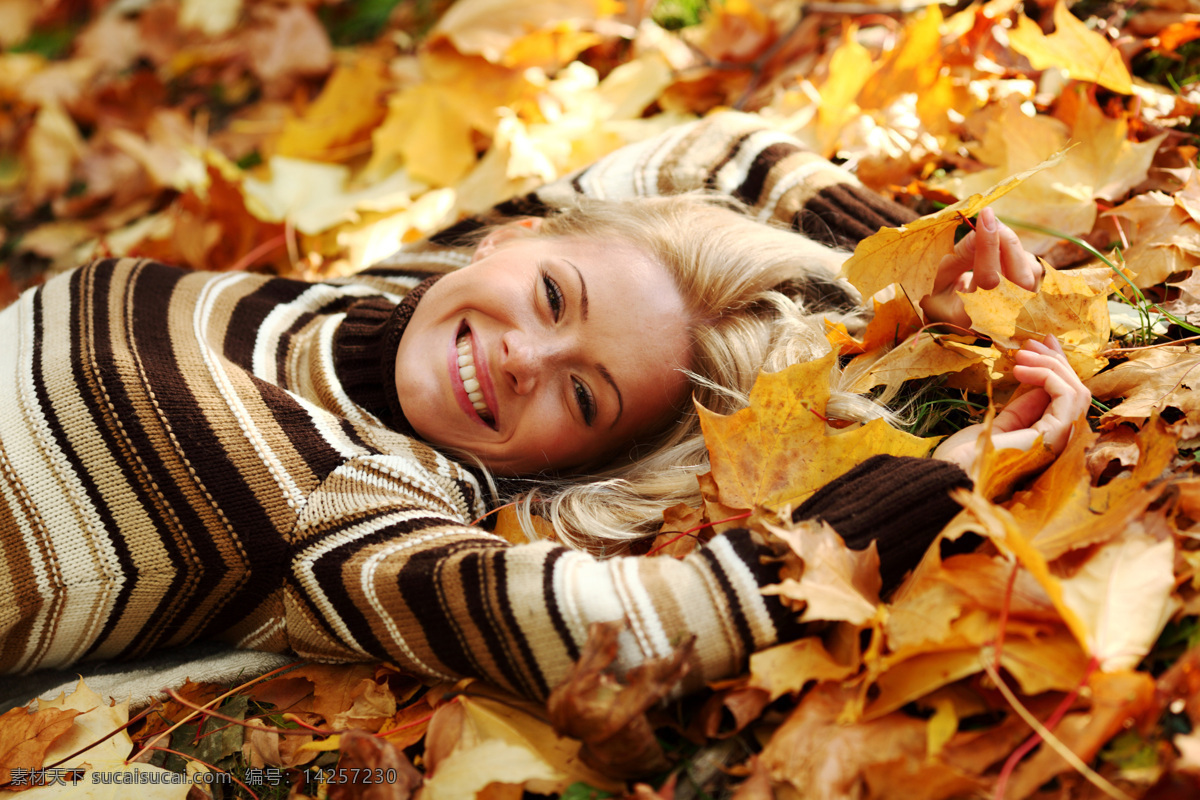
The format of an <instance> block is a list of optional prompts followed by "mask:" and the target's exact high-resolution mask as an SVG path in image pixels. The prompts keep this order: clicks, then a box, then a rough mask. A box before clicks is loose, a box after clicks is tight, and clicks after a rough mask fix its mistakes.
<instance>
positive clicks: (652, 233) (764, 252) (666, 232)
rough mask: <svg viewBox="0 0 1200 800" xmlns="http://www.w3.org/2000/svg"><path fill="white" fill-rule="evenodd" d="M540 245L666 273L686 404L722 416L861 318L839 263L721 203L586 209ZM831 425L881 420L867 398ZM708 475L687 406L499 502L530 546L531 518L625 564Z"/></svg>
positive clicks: (521, 483)
mask: <svg viewBox="0 0 1200 800" xmlns="http://www.w3.org/2000/svg"><path fill="white" fill-rule="evenodd" d="M538 235H539V236H541V237H568V236H569V237H579V238H585V239H589V240H592V241H595V242H597V243H598V244H600V245H601V246H602V245H603V243H604V242H605V241H614V240H617V241H621V242H624V243H628V244H632V245H634V246H635V247H638V248H640V249H641V250H642V251H643V252H645V253H647V254H648V255H650V256H651V257H652V258H653V259H655V260H656V261H658V262H659V263H660V264H662V265H663V266H664V267H666V269H667V271H668V272H669V273H670V274H671V275H672V276H673V278H674V280H675V284H676V287H677V288H678V289H679V292H680V294H681V295H682V297H683V299H684V302H685V304H686V306H687V307H688V309H689V310H690V312H691V316H692V319H693V321H694V322H693V326H692V328H691V335H692V336H691V338H692V341H693V346H692V353H691V355H692V369H691V371H690V372H689V378H690V383H691V389H692V396H693V397H694V399H695V400H696V401H697V402H699V403H700V404H701V405H703V406H704V407H705V408H708V409H709V410H711V411H715V412H718V413H721V414H729V413H733V412H734V411H737V410H738V409H740V408H743V407H745V406H746V404H747V403H748V397H749V394H750V388H751V387H752V386H753V384H754V380H755V378H756V377H757V376H758V374H759V372H761V371H763V370H767V371H777V370H781V369H783V368H784V367H787V366H788V365H790V364H793V363H796V362H797V361H804V360H809V359H811V358H813V357H814V356H815V355H817V354H819V353H822V352H824V351H825V350H826V349H827V345H826V344H825V336H824V325H823V322H822V320H823V318H824V317H826V316H833V317H838V318H847V319H851V320H853V319H855V318H856V314H857V312H858V311H859V310H860V309H859V306H860V298H859V297H858V295H857V293H856V292H855V291H854V289H853V288H852V287H850V286H849V285H848V284H846V283H844V282H843V281H839V280H838V279H837V278H836V277H835V276H836V273H837V270H838V268H839V267H840V265H841V263H842V261H843V260H844V259H845V258H846V255H847V254H846V253H844V252H839V251H836V250H833V249H831V248H828V247H825V246H823V245H820V244H818V243H816V242H814V241H812V240H810V239H808V238H806V237H804V236H803V235H801V234H798V233H795V232H793V231H790V230H787V229H784V228H781V227H775V226H773V225H769V224H765V223H763V222H760V221H757V220H755V219H754V218H752V217H751V216H749V215H748V213H746V212H745V211H743V210H741V209H739V208H737V206H736V204H735V203H733V202H731V201H730V199H729V198H728V197H726V196H716V195H707V194H685V195H676V196H672V197H660V198H644V199H639V200H634V201H596V200H583V201H581V202H580V203H579V204H578V205H576V206H574V207H571V208H569V209H566V210H564V211H562V212H561V213H558V214H556V215H554V216H551V217H548V218H546V219H545V221H544V222H543V224H542V225H541V229H540V231H539V233H538ZM629 291H631V292H635V291H637V287H635V286H631V287H629ZM821 311H825V312H826V313H824V314H822V313H818V312H821ZM835 372H836V371H835ZM834 378H835V381H836V380H837V376H836V375H835V376H834ZM828 413H829V414H830V415H831V416H834V417H838V418H842V419H850V420H856V421H864V420H866V419H869V418H873V417H879V416H886V412H884V411H883V409H882V408H880V407H879V406H876V405H875V404H873V403H871V402H870V401H868V400H866V399H865V398H862V397H860V396H858V395H853V394H849V393H846V392H841V391H835V393H834V397H833V400H832V401H831V403H830V406H829V409H828ZM707 470H708V453H707V451H706V450H705V446H704V439H703V437H702V435H701V432H700V424H699V419H698V416H697V414H696V413H695V411H694V409H693V407H692V405H691V403H688V404H687V407H686V408H685V409H683V410H682V411H681V414H680V416H679V419H678V421H677V422H676V423H675V424H673V425H670V426H668V427H667V429H666V430H663V431H661V432H660V433H658V434H657V435H656V436H653V437H651V438H650V439H648V440H646V441H642V442H638V443H636V444H635V446H634V448H633V451H632V452H631V453H629V454H628V455H626V456H623V457H621V458H619V459H618V460H617V461H615V462H613V463H611V464H609V465H607V466H605V467H602V468H600V469H598V470H593V471H591V472H589V473H588V474H586V475H574V476H567V477H559V476H551V477H547V476H536V477H533V478H531V479H528V480H516V481H506V482H505V484H504V485H505V487H506V492H505V493H506V494H508V495H509V497H507V498H505V499H506V500H508V501H513V500H516V503H517V509H518V516H519V518H520V519H521V520H522V526H523V527H524V528H525V530H526V532H527V534H529V535H530V536H531V537H533V536H536V534H535V528H534V525H533V523H532V521H531V520H530V514H532V513H536V514H538V515H539V516H541V517H544V518H546V519H548V520H549V521H550V522H551V523H552V524H553V526H554V528H555V530H556V532H557V533H558V536H559V538H560V540H561V541H563V542H564V543H566V544H570V545H573V546H575V547H579V548H581V549H585V550H589V551H593V552H597V553H601V554H604V553H613V552H620V550H622V549H624V547H625V546H627V545H628V544H629V543H630V542H631V541H632V540H635V539H639V538H642V537H644V536H646V535H647V534H649V533H653V532H654V531H656V530H657V529H658V527H659V526H660V525H661V524H662V511H663V509H665V508H667V507H669V506H671V505H674V504H676V503H688V504H689V505H692V506H696V505H698V504H699V503H700V491H699V485H698V483H697V481H696V476H697V475H698V474H700V473H703V472H705V471H707Z"/></svg>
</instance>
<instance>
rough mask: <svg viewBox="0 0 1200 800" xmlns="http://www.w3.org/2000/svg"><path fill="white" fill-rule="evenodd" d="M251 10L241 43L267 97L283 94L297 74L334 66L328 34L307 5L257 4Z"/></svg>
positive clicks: (327, 69)
mask: <svg viewBox="0 0 1200 800" xmlns="http://www.w3.org/2000/svg"><path fill="white" fill-rule="evenodd" d="M250 13H251V17H252V19H253V22H252V24H251V26H250V27H249V29H248V30H247V31H246V32H245V33H244V34H243V36H242V37H241V38H242V43H243V46H244V47H245V53H246V55H247V56H248V57H249V60H250V68H251V70H253V72H254V74H255V75H256V76H257V77H258V78H259V80H261V81H262V84H263V91H264V93H265V94H266V95H267V96H268V97H272V98H274V97H282V96H284V95H285V94H286V93H287V91H288V90H289V89H290V88H291V87H292V86H293V85H294V82H295V81H296V79H297V78H302V77H306V76H312V75H323V74H325V73H326V72H328V71H329V69H330V67H332V66H333V47H332V45H331V44H330V42H329V35H328V34H327V33H326V32H325V28H324V26H322V25H321V22H320V20H318V19H317V17H316V14H314V13H313V11H312V10H311V9H310V8H309V7H308V6H306V5H303V4H299V3H291V4H288V5H285V6H271V5H262V4H256V5H254V6H252V7H251V9H250Z"/></svg>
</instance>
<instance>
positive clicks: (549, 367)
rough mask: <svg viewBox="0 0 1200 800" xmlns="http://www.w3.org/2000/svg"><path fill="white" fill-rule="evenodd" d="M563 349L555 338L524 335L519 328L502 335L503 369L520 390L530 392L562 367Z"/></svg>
mask: <svg viewBox="0 0 1200 800" xmlns="http://www.w3.org/2000/svg"><path fill="white" fill-rule="evenodd" d="M562 355H563V349H562V348H561V347H559V346H557V344H556V343H555V342H554V341H552V340H547V339H539V338H537V337H532V336H528V335H523V334H521V333H519V332H517V331H511V332H509V333H507V334H505V335H504V336H503V337H502V339H501V369H502V370H503V371H504V375H505V379H506V380H507V381H508V383H509V386H511V387H512V389H513V391H515V392H516V393H517V394H528V393H529V392H531V391H533V390H534V389H535V388H537V385H538V383H539V381H542V380H544V378H545V376H546V375H548V374H553V373H554V372H557V371H558V370H559V368H560V367H561V362H562Z"/></svg>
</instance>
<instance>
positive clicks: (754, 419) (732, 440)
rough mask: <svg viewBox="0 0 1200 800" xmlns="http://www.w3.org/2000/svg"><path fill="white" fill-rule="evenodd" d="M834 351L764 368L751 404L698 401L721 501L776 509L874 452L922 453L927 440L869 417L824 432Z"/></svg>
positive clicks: (794, 502) (796, 500) (742, 506)
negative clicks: (720, 407)
mask: <svg viewBox="0 0 1200 800" xmlns="http://www.w3.org/2000/svg"><path fill="white" fill-rule="evenodd" d="M835 358H836V355H835V354H830V355H828V356H826V357H824V358H821V359H818V360H815V361H811V362H808V363H802V364H796V365H794V366H792V367H788V368H787V369H786V370H783V371H782V372H778V373H763V374H761V375H760V376H759V377H758V380H757V381H755V384H754V388H753V389H751V391H750V406H749V408H745V409H742V410H741V411H738V412H736V413H734V414H730V415H727V416H726V415H721V414H716V413H713V412H711V411H709V410H708V409H705V408H702V407H698V408H697V411H698V412H699V414H700V425H701V428H702V429H703V431H704V441H705V445H706V446H707V448H708V453H709V459H710V463H711V465H712V475H713V478H714V480H715V482H716V486H717V488H718V491H719V498H720V501H721V502H722V503H723V504H724V505H726V506H728V507H731V508H737V509H754V508H756V507H758V506H764V507H766V508H770V509H777V508H781V507H784V506H788V505H792V506H794V505H798V504H799V503H800V502H802V501H803V500H804V499H805V498H806V497H807V496H808V495H810V494H812V493H813V492H815V491H816V490H817V489H819V488H820V487H822V486H824V485H825V484H827V483H829V482H830V481H831V480H833V479H834V478H836V477H838V476H840V475H842V474H844V473H845V472H846V471H847V470H849V469H850V468H851V467H854V466H855V465H857V464H859V463H861V462H863V461H865V460H866V459H867V458H869V457H871V456H873V455H877V454H879V453H888V454H891V455H909V456H920V455H924V454H925V453H927V452H929V449H930V447H931V445H932V442H931V440H927V439H919V438H917V437H915V436H911V435H909V434H906V433H903V432H901V431H898V430H896V429H894V428H892V427H890V426H889V425H888V424H887V423H885V422H884V421H883V420H872V421H871V422H869V423H867V424H866V425H864V426H862V427H861V428H858V429H856V430H850V431H844V432H842V433H837V434H834V435H827V434H826V424H825V410H826V409H825V406H826V403H827V402H828V400H829V388H828V387H829V377H828V376H829V370H830V368H831V366H832V364H833V359H835Z"/></svg>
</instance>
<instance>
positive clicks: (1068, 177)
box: [936, 97, 1161, 253]
mask: <svg viewBox="0 0 1200 800" xmlns="http://www.w3.org/2000/svg"><path fill="white" fill-rule="evenodd" d="M973 125H974V127H977V128H982V133H981V134H980V135H979V139H980V141H979V143H978V144H977V145H974V146H972V147H971V152H972V155H973V156H974V157H975V158H976V159H977V160H978V161H979V162H981V163H982V164H986V165H988V168H986V169H983V170H979V171H976V172H971V173H969V174H963V173H956V174H954V175H953V176H950V177H948V178H947V179H945V180H942V181H938V182H937V183H936V185H937V186H938V187H939V188H941V189H944V190H946V191H949V192H950V193H951V194H953V195H955V196H956V197H962V196H964V195H966V194H971V193H976V192H981V191H984V190H985V189H986V188H987V187H989V186H991V185H992V184H993V183H995V182H996V181H998V180H1001V179H1003V178H1004V177H1005V176H1007V175H1010V174H1012V173H1015V172H1019V171H1021V170H1030V171H1031V172H1030V174H1029V176H1028V178H1027V180H1025V181H1024V182H1023V183H1022V184H1021V185H1020V186H1016V187H1013V191H1012V192H1010V193H1008V194H1007V196H1005V197H1002V198H999V199H997V201H996V202H995V203H993V205H992V207H993V208H994V209H995V211H996V214H997V215H998V216H999V217H1000V218H1001V219H1002V220H1009V221H1011V222H1014V223H1026V224H1028V225H1031V226H1034V229H1030V228H1028V227H1025V226H1023V225H1020V224H1017V225H1015V230H1016V231H1017V234H1018V236H1020V238H1021V242H1022V244H1024V246H1025V248H1026V249H1028V250H1030V251H1031V252H1034V253H1045V252H1046V251H1048V250H1049V249H1050V248H1051V247H1052V246H1053V245H1055V244H1056V243H1057V242H1059V241H1060V240H1061V237H1062V236H1063V235H1066V236H1077V235H1083V234H1087V233H1089V232H1090V231H1091V230H1092V228H1093V226H1094V224H1095V221H1096V214H1097V209H1096V198H1101V199H1107V200H1119V199H1121V198H1122V197H1123V196H1124V195H1125V194H1126V193H1127V192H1128V191H1129V190H1130V189H1131V188H1132V187H1133V186H1135V185H1137V184H1138V183H1141V182H1142V181H1143V180H1145V178H1146V175H1147V171H1148V169H1149V167H1150V164H1151V161H1152V160H1153V158H1154V153H1155V151H1157V149H1158V146H1159V143H1160V141H1161V139H1160V138H1159V137H1156V138H1154V139H1151V140H1149V141H1146V142H1134V141H1130V138H1129V124H1128V122H1127V121H1126V118H1125V117H1124V116H1119V117H1117V118H1115V119H1114V118H1110V117H1108V116H1106V115H1105V114H1104V113H1103V112H1102V111H1101V110H1100V108H1099V107H1098V106H1097V105H1096V104H1095V102H1094V101H1093V100H1092V99H1090V98H1086V99H1083V100H1081V101H1080V102H1079V109H1078V113H1077V115H1076V119H1075V124H1074V127H1073V128H1071V129H1068V126H1067V125H1066V124H1064V123H1063V122H1062V121H1060V120H1058V119H1054V118H1052V117H1048V116H1045V115H1041V114H1039V115H1032V116H1031V115H1030V114H1028V113H1026V110H1025V107H1024V106H1023V104H1022V102H1021V100H1020V98H1017V97H1010V98H1009V99H1008V100H1007V101H1005V102H1003V103H997V104H994V105H992V106H989V107H987V108H985V109H984V110H983V111H981V112H980V113H979V115H977V117H976V118H973ZM1068 130H1070V135H1069V136H1068ZM1064 151H1065V152H1064ZM1059 155H1061V159H1058V160H1056V163H1055V164H1053V165H1048V168H1046V169H1044V170H1041V171H1037V174H1033V173H1034V171H1036V167H1035V165H1037V166H1041V164H1044V162H1045V160H1046V159H1050V158H1055V157H1057V156H1059ZM1039 162H1041V164H1039ZM1039 227H1040V228H1042V229H1043V230H1041V231H1038V230H1036V228H1039Z"/></svg>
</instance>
